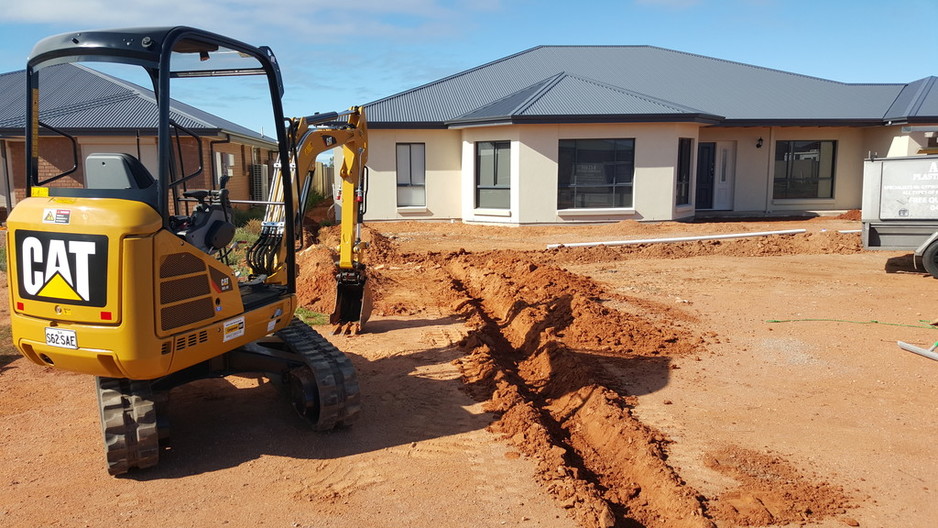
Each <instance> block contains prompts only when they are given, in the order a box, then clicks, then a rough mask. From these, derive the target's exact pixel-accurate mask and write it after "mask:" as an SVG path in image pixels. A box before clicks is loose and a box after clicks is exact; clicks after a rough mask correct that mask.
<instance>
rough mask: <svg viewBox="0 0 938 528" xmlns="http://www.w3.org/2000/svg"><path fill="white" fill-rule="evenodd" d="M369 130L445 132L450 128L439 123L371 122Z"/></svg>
mask: <svg viewBox="0 0 938 528" xmlns="http://www.w3.org/2000/svg"><path fill="white" fill-rule="evenodd" d="M368 128H369V129H372V130H374V129H386V130H392V129H393V130H444V129H446V128H449V127H447V126H446V124H444V123H441V122H439V121H369V122H368Z"/></svg>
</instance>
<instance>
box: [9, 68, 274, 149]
mask: <svg viewBox="0 0 938 528" xmlns="http://www.w3.org/2000/svg"><path fill="white" fill-rule="evenodd" d="M42 75H43V77H42V99H41V101H40V103H39V104H40V110H41V114H42V120H43V122H44V123H46V124H48V125H49V126H52V127H55V128H58V129H61V130H66V131H69V132H72V133H87V134H103V133H106V134H114V135H123V134H129V135H133V134H135V133H136V132H137V131H149V132H151V133H152V132H154V131H155V130H156V127H157V104H156V97H155V95H154V93H153V91H152V90H148V89H146V88H143V87H141V86H139V85H136V84H133V83H131V82H128V81H124V80H121V79H118V78H116V77H113V76H110V75H107V74H105V73H101V72H99V71H96V70H93V69H91V68H88V67H86V66H83V65H79V64H61V65H57V66H50V67H48V68H44V69H43V70H42ZM170 117H171V118H172V119H173V120H174V121H175V122H177V123H178V124H179V125H181V126H183V127H185V128H187V129H189V130H191V131H192V132H193V133H196V134H199V135H219V134H231V135H234V136H238V137H240V138H242V139H245V140H249V141H250V142H252V143H258V144H260V145H270V146H276V143H277V142H276V140H274V139H272V138H269V137H267V136H264V135H262V134H260V133H257V132H254V131H253V130H250V129H248V128H245V127H243V126H241V125H238V124H237V123H233V122H231V121H228V120H226V119H222V118H220V117H218V116H216V115H213V114H210V113H208V112H205V111H202V110H199V109H198V108H195V107H194V106H190V105H187V104H185V103H181V102H179V101H176V100H173V102H172V104H171V105H170ZM25 123H26V71H25V70H21V71H16V72H11V73H6V74H2V75H0V134H7V135H19V136H22V135H23V131H24V127H25Z"/></svg>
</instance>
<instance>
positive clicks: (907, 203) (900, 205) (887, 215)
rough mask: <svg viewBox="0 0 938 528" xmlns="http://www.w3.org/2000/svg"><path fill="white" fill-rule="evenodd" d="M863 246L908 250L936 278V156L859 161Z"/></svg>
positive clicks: (937, 233) (937, 221) (937, 245)
mask: <svg viewBox="0 0 938 528" xmlns="http://www.w3.org/2000/svg"><path fill="white" fill-rule="evenodd" d="M862 220H863V247H865V248H867V249H890V250H912V252H913V254H914V255H915V257H916V258H920V259H921V261H922V264H923V265H924V266H925V270H926V271H928V273H930V274H931V275H932V276H933V277H935V278H938V156H910V157H904V158H882V159H870V160H867V161H866V162H865V163H864V165H863V209H862Z"/></svg>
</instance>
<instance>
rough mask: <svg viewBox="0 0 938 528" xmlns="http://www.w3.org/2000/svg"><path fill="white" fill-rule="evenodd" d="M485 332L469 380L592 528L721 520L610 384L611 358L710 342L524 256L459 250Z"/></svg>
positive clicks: (471, 352) (471, 307)
mask: <svg viewBox="0 0 938 528" xmlns="http://www.w3.org/2000/svg"><path fill="white" fill-rule="evenodd" d="M445 267H446V269H447V270H448V271H449V272H450V273H451V274H452V276H453V277H454V279H455V282H454V285H455V286H456V287H458V288H461V289H462V290H463V292H464V293H465V295H466V296H467V299H468V300H467V301H466V302H465V303H463V307H464V308H466V315H467V316H468V317H469V319H470V322H469V324H470V326H473V327H475V331H473V332H472V333H470V334H469V336H468V337H467V338H466V339H465V341H464V342H463V347H464V348H465V349H466V350H467V352H468V355H467V356H466V357H465V358H463V359H462V360H460V364H461V367H462V371H463V374H464V377H465V381H466V382H467V384H468V385H469V387H470V391H471V393H472V394H474V395H475V396H476V397H479V398H483V399H488V400H489V404H488V408H489V409H490V410H491V411H493V412H497V413H498V414H499V415H500V419H499V420H498V421H497V422H496V423H495V424H493V425H492V427H491V429H492V430H493V431H495V432H498V433H501V434H503V435H504V436H505V437H506V438H507V439H509V441H511V442H512V443H513V444H514V445H515V446H516V447H517V448H518V449H519V450H520V451H522V452H523V453H525V454H526V455H527V456H529V457H531V458H532V459H533V460H534V461H535V462H536V463H537V466H538V471H539V476H540V478H541V480H542V484H543V485H544V486H545V487H546V489H547V490H548V491H550V492H551V493H553V494H554V495H555V496H556V497H557V498H558V500H560V501H561V503H562V504H563V505H564V507H565V508H568V509H570V511H571V513H572V515H573V516H574V517H575V518H576V519H577V520H578V521H579V522H580V523H581V524H582V525H584V526H604V527H609V526H618V525H622V524H624V523H639V524H641V525H642V526H648V527H656V526H660V527H665V526H668V527H672V526H677V527H702V526H712V522H711V521H710V520H708V519H707V518H706V517H705V516H704V512H703V506H702V504H701V503H700V501H699V500H698V498H697V494H696V492H694V490H692V489H690V488H689V487H687V486H686V485H684V483H683V482H682V481H681V480H680V478H679V477H678V476H677V475H676V474H675V472H674V471H673V470H672V469H671V468H670V467H669V466H668V465H667V463H666V462H665V459H666V447H665V446H666V440H665V439H664V438H663V436H662V435H660V434H659V433H657V432H655V431H653V430H652V429H650V428H648V427H645V426H644V425H642V424H641V423H640V422H639V421H638V420H637V419H635V418H634V417H633V416H632V414H631V411H630V407H631V405H632V404H633V403H634V402H632V401H631V400H630V399H629V398H628V396H627V395H624V394H621V393H619V392H616V391H615V390H613V389H611V388H610V387H609V385H613V384H614V383H613V382H611V378H612V377H611V376H610V375H609V374H608V373H607V371H606V370H605V368H604V366H603V362H604V360H606V359H608V358H617V359H618V360H627V358H630V357H636V358H637V357H643V356H660V355H669V356H673V355H682V354H686V353H689V352H691V351H695V350H699V349H700V348H701V347H703V340H702V339H701V338H700V337H698V336H695V335H694V334H692V333H691V332H688V331H686V330H683V329H682V328H681V327H680V326H679V324H678V323H675V324H674V325H662V324H661V322H660V321H651V320H648V319H643V318H641V317H637V316H634V315H633V316H626V315H625V314H623V313H621V312H619V311H616V310H613V309H611V308H609V307H607V306H605V305H604V304H603V302H602V297H604V296H605V293H604V292H603V291H602V289H601V288H600V287H599V286H598V285H597V284H595V283H593V282H592V281H591V280H589V279H586V278H583V277H580V276H577V275H573V274H571V273H568V272H566V271H564V270H561V269H559V268H555V267H551V266H542V265H538V264H536V263H535V262H533V261H532V260H531V259H530V258H528V257H526V256H525V255H523V254H519V253H516V252H504V253H491V254H485V255H465V254H458V255H450V256H449V257H448V258H447V259H446V265H445Z"/></svg>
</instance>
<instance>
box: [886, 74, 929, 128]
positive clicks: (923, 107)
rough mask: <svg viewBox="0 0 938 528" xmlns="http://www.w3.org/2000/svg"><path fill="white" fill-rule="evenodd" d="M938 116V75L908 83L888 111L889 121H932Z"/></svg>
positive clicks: (887, 117) (887, 118)
mask: <svg viewBox="0 0 938 528" xmlns="http://www.w3.org/2000/svg"><path fill="white" fill-rule="evenodd" d="M935 116H938V77H926V78H924V79H919V80H918V81H915V82H913V83H909V84H907V85H906V86H905V87H904V88H903V89H902V92H901V93H900V94H899V97H897V98H896V101H895V102H894V103H893V105H892V107H890V108H889V111H888V112H886V116H885V117H886V120H887V121H900V122H909V123H915V122H923V121H925V122H931V121H935Z"/></svg>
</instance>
